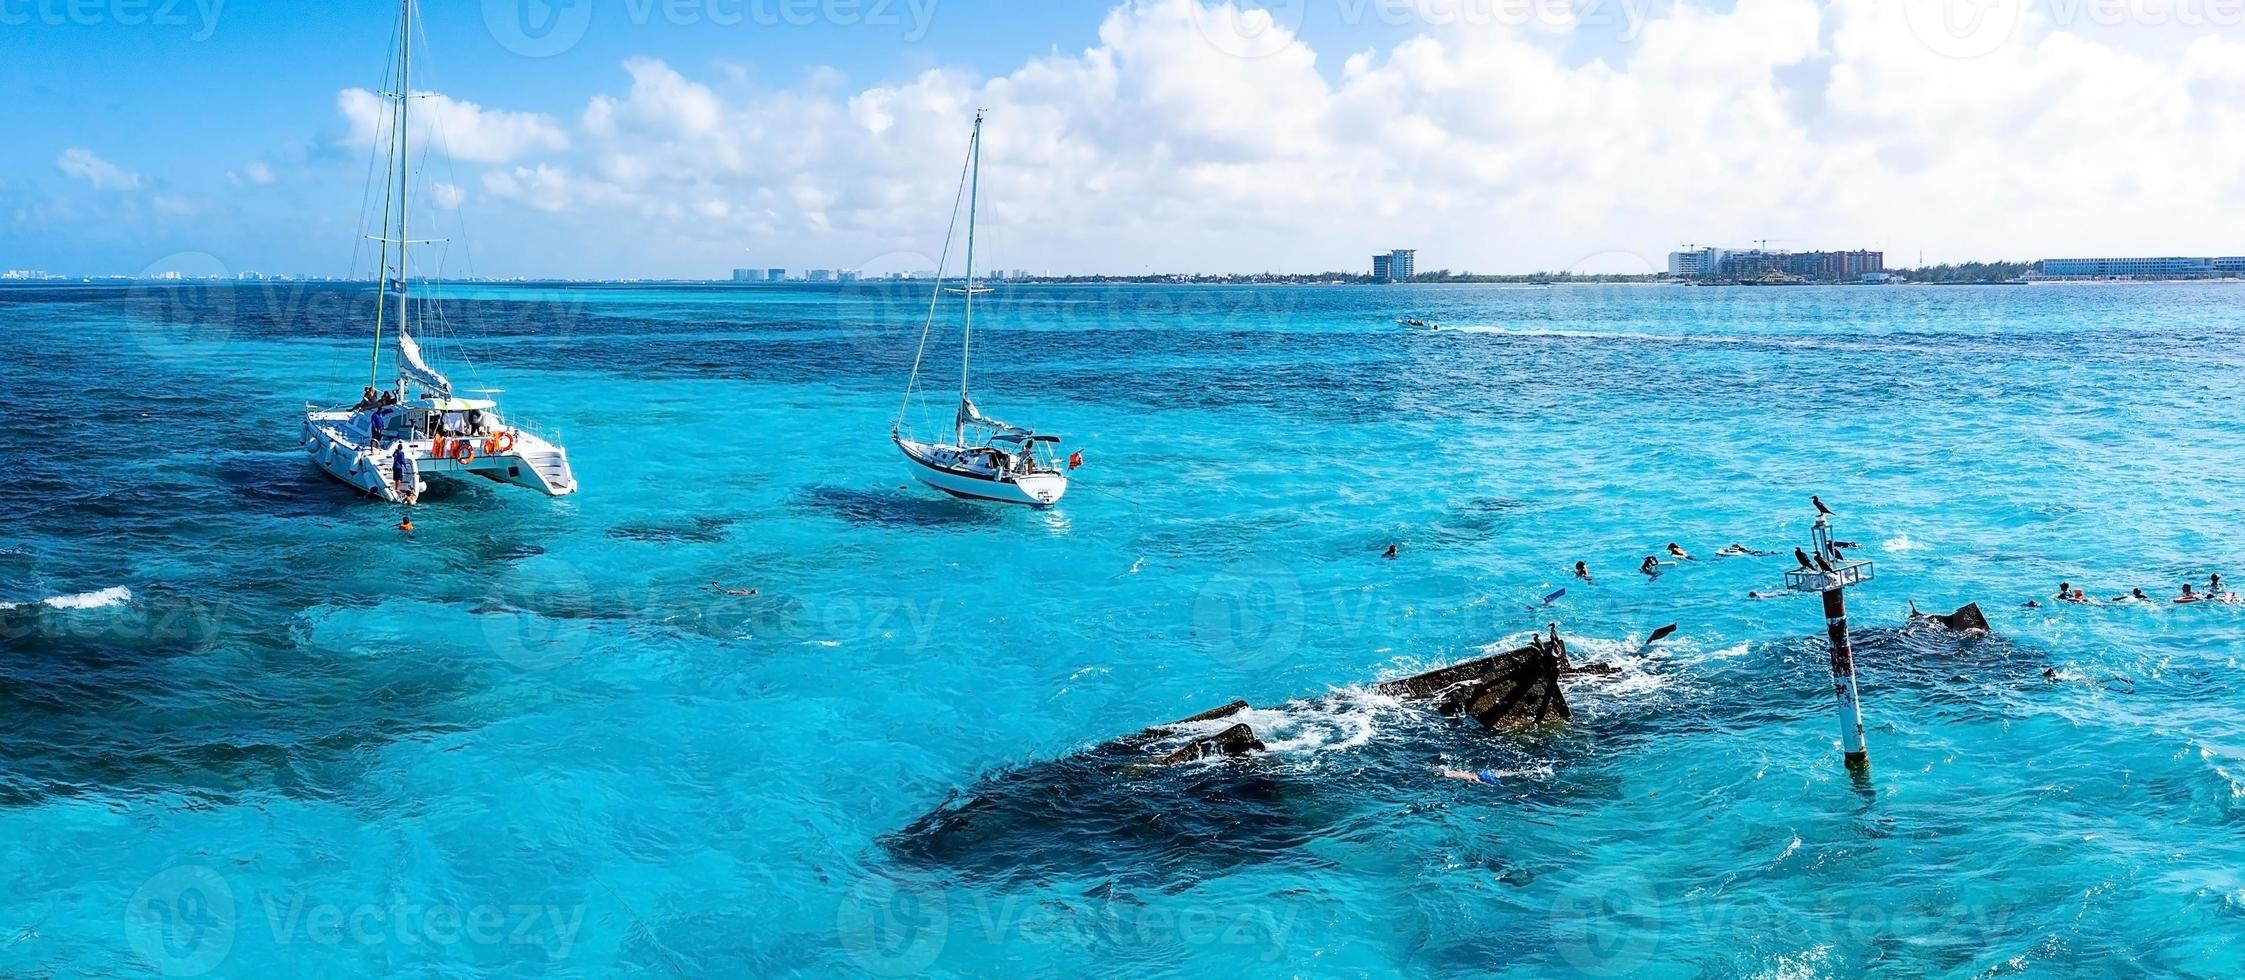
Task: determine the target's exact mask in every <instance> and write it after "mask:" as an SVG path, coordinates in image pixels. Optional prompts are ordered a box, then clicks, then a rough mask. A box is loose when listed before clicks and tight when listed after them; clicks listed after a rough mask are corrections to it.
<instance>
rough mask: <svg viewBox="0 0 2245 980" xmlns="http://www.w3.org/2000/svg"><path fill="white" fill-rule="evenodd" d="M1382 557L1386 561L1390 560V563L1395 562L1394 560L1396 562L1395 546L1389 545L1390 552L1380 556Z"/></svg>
mask: <svg viewBox="0 0 2245 980" xmlns="http://www.w3.org/2000/svg"><path fill="white" fill-rule="evenodd" d="M1380 557H1382V558H1385V559H1387V560H1389V561H1394V560H1395V546H1394V545H1392V544H1391V545H1388V550H1387V551H1386V552H1384V553H1382V554H1381V555H1380Z"/></svg>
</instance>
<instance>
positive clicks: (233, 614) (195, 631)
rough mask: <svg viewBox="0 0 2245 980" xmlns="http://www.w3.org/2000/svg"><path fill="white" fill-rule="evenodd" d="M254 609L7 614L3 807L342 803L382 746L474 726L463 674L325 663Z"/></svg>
mask: <svg viewBox="0 0 2245 980" xmlns="http://www.w3.org/2000/svg"><path fill="white" fill-rule="evenodd" d="M229 589H231V586H229ZM242 596H243V593H239V592H235V591H230V590H229V591H217V590H199V589H181V588H176V587H169V586H163V585H149V586H142V587H140V588H138V589H136V590H135V591H134V596H133V598H132V600H131V601H130V602H127V603H123V604H119V605H115V606H110V607H105V608H97V609H56V608H53V607H50V606H45V605H29V606H19V607H17V608H15V609H10V610H6V611H4V612H0V630H4V631H5V632H4V633H0V637H4V639H5V642H0V772H6V773H7V774H8V778H7V779H6V780H4V781H0V805H5V806H31V805H37V804H39V803H42V802H44V801H47V800H49V799H53V798H56V797H70V796H82V795H94V796H105V797H106V796H114V795H177V796H182V797H185V798H187V799H189V800H191V801H199V802H202V803H210V804H224V803H227V802H231V801H234V800H237V799H239V798H240V797H241V796H243V795H245V794H253V793H259V792H277V793H281V794H285V795H291V796H303V797H307V798H319V799H331V798H337V797H340V796H347V795H349V793H350V792H352V791H353V786H354V784H355V782H356V779H357V776H358V774H359V773H360V772H362V771H363V769H364V767H365V766H367V765H370V764H371V762H370V761H369V760H370V758H371V752H370V750H371V749H373V748H375V747H376V746H379V745H381V744H384V743H387V742H390V741H393V740H395V739H398V738H404V737H409V736H414V735H418V734H425V733H428V732H435V731H451V730H459V729H461V728H463V727H468V726H469V725H470V724H471V722H470V721H469V720H467V716H466V715H464V714H461V713H460V712H457V711H455V710H454V709H453V706H454V705H456V704H458V703H459V702H460V701H461V700H462V698H463V696H464V695H465V694H466V693H467V691H468V685H466V684H465V683H464V681H463V678H462V677H461V675H460V674H459V673H458V672H456V671H452V670H447V669H444V668H442V667H441V666H436V667H432V668H430V669H418V670H414V671H394V670H387V669H384V668H383V667H382V666H381V665H379V664H364V663H359V662H354V661H352V660H350V659H348V658H332V657H327V656H323V655H322V654H323V651H321V650H319V649H317V648H315V647H309V646H305V645H304V644H302V643H301V642H299V640H300V634H299V633H298V631H297V630H295V629H294V628H293V627H292V625H291V623H292V616H291V614H290V610H289V609H288V608H287V607H286V606H285V605H284V604H278V603H274V602H270V601H264V602H252V601H245V600H244V599H243V598H242Z"/></svg>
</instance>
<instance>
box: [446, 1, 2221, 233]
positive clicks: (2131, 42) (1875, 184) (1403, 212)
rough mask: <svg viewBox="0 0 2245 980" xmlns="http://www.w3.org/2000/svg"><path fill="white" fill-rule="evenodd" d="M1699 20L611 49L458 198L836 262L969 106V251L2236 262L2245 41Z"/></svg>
mask: <svg viewBox="0 0 2245 980" xmlns="http://www.w3.org/2000/svg"><path fill="white" fill-rule="evenodd" d="M1635 6H1636V7H1642V6H1644V5H1641V4H1640V5H1635ZM1723 6H1724V7H1725V8H1727V9H1722V10H1717V9H1714V4H1713V0H1683V2H1679V3H1677V4H1674V5H1670V6H1666V7H1663V8H1660V9H1661V11H1662V12H1661V13H1660V15H1659V16H1657V17H1653V18H1651V19H1649V20H1645V21H1642V22H1633V23H1607V22H1603V21H1601V20H1598V19H1596V18H1593V17H1591V16H1588V15H1587V14H1585V15H1583V16H1568V17H1543V18H1535V19H1532V20H1528V21H1521V20H1519V19H1518V18H1514V19H1512V22H1505V21H1504V20H1503V19H1494V20H1493V19H1491V18H1486V17H1463V16H1454V17H1451V16H1446V17H1440V18H1431V17H1430V19H1428V20H1426V21H1423V22H1422V23H1421V25H1420V31H1419V33H1418V34H1417V35H1416V36H1412V37H1409V38H1407V39H1405V40H1402V41H1400V42H1398V43H1396V44H1394V45H1392V46H1389V47H1385V48H1375V49H1370V50H1361V51H1354V52H1350V51H1345V50H1344V51H1339V52H1334V53H1332V54H1330V55H1327V54H1323V53H1320V52H1318V51H1315V50H1312V49H1311V48H1310V47H1309V46H1308V45H1307V44H1305V43H1303V42H1301V41H1300V40H1299V39H1297V38H1296V37H1295V36H1294V35H1293V34H1292V33H1291V32H1290V31H1289V30H1288V29H1287V26H1286V25H1285V24H1284V23H1282V22H1277V21H1273V20H1272V19H1270V18H1269V17H1268V16H1267V15H1259V14H1257V13H1256V12H1254V11H1249V12H1247V13H1241V12H1240V11H1239V10H1238V9H1237V8H1234V7H1231V6H1230V5H1228V4H1209V3H1196V2H1195V0H1130V2H1127V3H1124V4H1123V5H1121V6H1119V7H1116V8H1115V9H1114V10H1112V11H1110V12H1109V14H1108V16H1107V17H1106V18H1105V20H1104V22H1103V23H1102V24H1101V26H1100V28H1099V32H1098V37H1097V39H1096V43H1095V44H1094V45H1093V46H1091V47H1088V48H1084V49H1081V50H1078V51H1076V52H1074V53H1066V52H1056V53H1054V54H1052V55H1049V56H1045V57H1041V58H1037V59H1035V60H1032V61H1030V62H1028V63H1026V64H1023V65H1021V66H1020V67H1018V68H1016V69H1014V70H1012V71H1011V72H1008V73H1006V74H1003V75H1000V76H997V77H991V78H981V77H977V76H975V75H972V74H970V73H967V72H963V71H958V70H949V69H936V70H930V71H925V72H922V73H921V74H919V75H916V76H913V77H910V78H907V79H902V80H899V81H896V82H893V83H890V84H883V85H876V86H870V87H862V88H859V89H857V90H856V91H848V90H847V89H844V88H839V87H838V85H839V83H838V82H837V81H836V80H835V79H833V78H831V77H828V78H821V79H818V80H815V81H807V82H804V83H802V84H800V85H797V86H794V87H790V88H778V89H761V90H753V91H746V92H742V93H740V94H738V95H731V94H729V95H727V96H720V95H719V94H718V93H717V91H716V90H714V89H712V88H711V87H710V86H709V85H706V84H704V83H702V82H698V81H695V80H693V79H691V78H689V77H687V76H686V75H684V74H682V73H680V72H679V71H677V70H675V69H673V68H672V67H670V66H669V65H667V64H665V63H663V62H661V61H657V60H653V59H648V58H635V59H632V60H630V61H628V62H626V63H625V64H624V66H623V67H624V71H625V73H626V75H628V77H629V86H628V89H627V90H625V91H623V92H621V93H619V94H613V95H602V96H598V97H595V98H594V99H592V100H591V101H590V103H589V104H588V105H587V106H586V108H585V110H584V112H583V114H582V117H581V120H580V128H581V132H582V136H581V138H580V140H579V141H578V142H579V145H578V146H576V147H575V149H574V152H573V153H571V154H569V155H567V156H566V157H556V158H554V159H551V160H549V161H547V162H544V163H537V164H535V165H528V166H519V167H513V168H511V169H504V170H498V171H494V172H493V173H491V174H489V175H487V176H486V178H485V189H486V190H487V191H489V192H490V193H491V194H492V195H493V196H494V197H499V198H504V199H511V200H515V201H518V202H520V203H522V204H524V205H526V206H528V207H530V208H533V209H537V210H541V211H565V210H567V211H582V212H587V213H595V212H602V211H612V212H614V221H615V222H618V223H622V222H627V221H628V222H630V223H631V227H633V228H635V229H640V230H646V231H650V232H657V231H658V230H659V233H658V234H650V235H646V236H640V237H638V238H637V239H635V241H634V242H633V243H632V244H631V245H630V246H629V247H625V246H623V245H621V244H612V243H609V242H605V241H602V242H587V243H585V248H584V249H583V251H584V252H585V254H587V255H588V256H591V257H592V258H591V259H590V260H591V261H601V262H603V263H605V266H604V267H610V268H616V269H617V270H618V271H635V272H672V273H684V272H689V271H702V270H703V268H704V267H705V266H706V267H709V268H714V267H715V266H716V265H718V264H721V263H722V262H723V261H724V257H725V256H727V255H730V254H737V250H738V249H739V248H740V247H742V246H743V245H747V246H749V247H751V248H755V249H757V250H759V251H765V252H772V253H775V254H795V255H803V256H805V261H809V259H810V258H811V257H812V256H814V255H816V256H821V257H822V258H821V259H820V261H830V262H833V263H836V264H839V265H843V266H848V265H852V264H853V261H852V259H853V257H854V256H858V255H863V256H872V255H879V254H882V253H886V252H892V251H897V250H908V249H909V250H919V251H922V252H930V253H932V252H933V251H935V250H936V249H938V248H940V247H941V244H942V242H941V234H942V232H941V225H942V221H943V219H944V217H945V215H946V212H947V208H948V205H949V203H950V200H951V196H950V195H951V192H952V190H953V188H954V187H955V181H956V180H957V177H958V170H957V167H958V161H959V159H960V154H961V153H962V152H963V151H964V149H965V135H966V125H967V120H968V119H969V118H970V117H971V116H972V114H973V112H974V110H975V109H977V108H983V107H987V108H988V109H989V110H990V111H991V116H990V122H989V130H988V134H987V140H988V144H987V148H988V154H987V156H986V159H985V164H984V170H983V182H984V188H985V195H984V199H983V203H984V207H985V211H984V216H985V219H986V222H987V225H986V226H987V227H990V228H991V229H992V230H993V232H994V235H993V236H992V237H993V239H994V241H991V240H989V239H986V241H991V245H992V247H994V248H996V249H999V250H1000V251H998V252H995V253H993V259H994V261H996V262H998V263H1000V264H1009V265H1010V264H1028V265H1036V266H1039V267H1043V266H1047V265H1050V266H1052V267H1055V268H1065V269H1084V270H1091V269H1107V270H1113V269H1138V268H1145V267H1148V266H1152V267H1155V268H1163V269H1173V268H1174V269H1235V270H1237V269H1248V270H1252V269H1263V268H1285V269H1297V270H1299V269H1323V268H1336V267H1339V268H1355V267H1358V266H1361V265H1363V264H1364V256H1365V255H1367V254H1368V253H1370V252H1371V251H1372V250H1373V249H1375V248H1387V247H1392V246H1397V245H1404V246H1416V247H1418V248H1419V249H1420V264H1421V266H1422V268H1439V267H1451V268H1472V269H1477V270H1484V271H1495V270H1507V271H1526V270H1531V269H1543V268H1560V267H1567V266H1570V265H1573V264H1575V263H1577V262H1598V263H1605V264H1608V265H1630V264H1632V262H1636V263H1637V264H1638V265H1639V266H1650V267H1658V266H1659V265H1660V264H1661V259H1662V253H1665V252H1666V251H1667V250H1668V249H1671V248H1674V247H1677V246H1679V245H1680V244H1681V243H1683V242H1687V241H1689V242H1709V241H1715V242H1729V243H1734V244H1744V243H1746V242H1748V241H1751V240H1753V239H1757V238H1763V237H1768V238H1773V239H1789V240H1791V241H1789V242H1788V244H1793V245H1795V246H1796V247H1833V248H1838V247H1870V248H1884V249H1886V250H1888V251H1889V252H1892V253H1896V254H1895V255H1894V256H1893V258H1894V259H1896V260H1897V261H1901V260H1903V259H1904V258H1906V257H1914V253H1915V252H1916V251H1917V250H1918V249H1920V248H1922V249H1924V250H1925V252H1926V253H1927V255H1928V257H1929V258H1931V259H1935V260H1940V259H1963V258H2035V257H2040V256H2043V255H2053V254H2062V253H2066V252H2084V251H2086V252H2096V253H2109V252H2115V251H2118V252H2123V253H2126V252H2144V253H2150V254H2192V253H2215V252H2219V253H2221V254H2234V253H2235V252H2236V251H2237V250H2238V248H2239V247H2240V243H2239V242H2238V241H2236V240H2235V238H2234V235H2235V231H2234V229H2233V227H2231V226H2232V225H2233V224H2234V223H2233V222H2219V221H2214V220H2211V219H2210V217H2209V216H2211V215H2218V214H2236V213H2240V212H2241V211H2245V181H2241V180H2240V179H2239V178H2237V177H2236V176H2234V175H2236V174H2238V173H2240V172H2245V103H2240V102H2239V101H2238V100H2237V99H2236V94H2237V92H2238V91H2239V88H2240V85H2241V84H2245V67H2241V66H2245V45H2240V44H2238V43H2236V42H2234V41H2228V40H2225V39H2222V38H2219V37H2215V36H2211V35H2207V36H2200V37H2195V38H2193V37H2188V36H2173V37H2171V36H2168V35H2167V34H2160V33H2147V32H2140V31H2139V32H2128V33H2127V34H2126V36H2124V37H2123V36H2119V35H2115V34H2113V33H2111V32H2104V31H2100V30H2097V29H2084V28H2083V27H2082V25H2078V24H2065V25H2061V24H2054V23H2052V22H2050V21H2049V20H2048V19H2047V18H2045V17H2041V16H2038V15H2036V14H2034V13H2032V12H2030V13H2029V14H2028V15H2027V16H2026V17H2025V18H2024V19H2023V20H2021V21H2020V22H2019V23H2017V24H2016V25H2015V26H2013V27H2012V29H2011V30H2010V33H2009V34H2008V35H2006V36H2005V37H2004V38H2003V39H2002V40H2001V43H2000V44H1993V45H1991V48H1992V49H1991V50H1988V51H1987V52H1986V53H1984V54H1981V55H1979V56H1977V57H1965V58H1960V57H1949V56H1944V54H1942V53H1941V52H1942V51H1943V50H1949V51H1951V52H1952V53H1954V50H1955V48H1954V45H1953V44H1949V43H1948V42H1946V41H1943V40H1942V39H1938V38H1937V39H1934V42H1938V43H1934V42H1929V41H1928V40H1927V39H1926V38H1924V37H1922V36H1920V34H1919V32H1920V31H1923V30H1924V29H1925V26H1924V25H1923V24H1922V23H1913V22H1912V21H1911V19H1910V18H1909V17H1908V16H1907V15H1906V14H1905V12H1904V10H1903V7H1902V5H1900V4H1896V3H1893V2H1887V0H1829V2H1819V0H1736V2H1735V3H1731V4H1724V5H1723ZM1420 9H1421V10H1422V16H1430V15H1429V14H1428V12H1430V11H1432V12H1440V11H1447V10H1465V9H1477V8H1474V7H1473V5H1472V4H1464V5H1460V4H1459V3H1457V2H1455V0H1426V3H1425V4H1422V6H1421V8H1420ZM1582 9H1586V10H1587V9H1589V8H1582ZM1606 9H1609V10H1611V9H1622V10H1630V9H1634V8H1633V7H1632V6H1631V5H1626V4H1625V5H1622V6H1621V7H1620V8H1614V7H1613V6H1612V5H1607V8H1606ZM2092 28H2094V25H2092ZM1243 37H1244V38H1247V39H1248V41H1250V42H1252V43H1251V44H1249V45H1248V47H1250V48H1252V50H1246V49H1243V47H1242V38H1243ZM1583 50H1600V51H1607V52H1609V53H1608V54H1606V55H1605V56H1603V57H1600V58H1596V59H1586V58H1584V57H1583V56H1581V55H1580V54H1579V52H1580V51H1583ZM1243 53H1244V54H1247V55H1252V56H1248V57H1243V56H1241V55H1242V54H1243ZM740 87H741V82H740V80H739V79H735V80H734V81H733V83H732V89H728V92H729V93H730V92H731V91H732V90H733V89H738V88H740ZM533 118H536V117H533ZM538 142H542V143H544V144H547V146H545V147H541V146H537V145H518V147H517V148H518V149H519V150H522V151H524V152H525V154H527V153H528V151H531V150H540V149H548V148H552V144H556V143H559V142H560V139H559V138H558V134H556V135H555V136H553V137H548V138H545V139H543V140H539V141H517V143H518V144H526V143H528V144H534V143H538ZM493 156H494V158H501V157H503V158H505V159H509V160H511V159H512V156H513V155H512V154H494V155H493ZM658 240H659V244H650V242H651V241H658ZM603 249H607V251H605V252H604V251H603ZM1008 253H1010V257H1009V254H1008ZM1632 255H1634V256H1640V257H1641V259H1637V260H1633V259H1630V258H1629V257H1630V256H1632ZM1593 257H1595V258H1593ZM632 263H643V264H640V265H632ZM644 263H660V264H661V265H660V266H654V265H648V264H644ZM626 266H629V268H628V269H626V268H624V267H626Z"/></svg>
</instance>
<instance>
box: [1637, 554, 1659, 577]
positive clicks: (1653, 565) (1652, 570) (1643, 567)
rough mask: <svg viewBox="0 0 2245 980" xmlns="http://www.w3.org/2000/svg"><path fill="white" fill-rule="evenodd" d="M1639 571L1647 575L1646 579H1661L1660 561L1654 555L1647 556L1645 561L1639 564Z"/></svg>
mask: <svg viewBox="0 0 2245 980" xmlns="http://www.w3.org/2000/svg"><path fill="white" fill-rule="evenodd" d="M1637 570H1638V571H1640V572H1643V573H1645V577H1646V578H1659V577H1660V559H1659V558H1657V557H1654V556H1652V555H1646V556H1645V560H1644V561H1643V562H1641V563H1639V564H1638V566H1637Z"/></svg>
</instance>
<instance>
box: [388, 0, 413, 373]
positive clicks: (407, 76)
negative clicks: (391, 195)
mask: <svg viewBox="0 0 2245 980" xmlns="http://www.w3.org/2000/svg"><path fill="white" fill-rule="evenodd" d="M399 20H400V26H399V28H398V34H399V37H398V126H397V129H396V130H395V131H393V133H392V135H391V141H390V142H391V143H392V145H394V146H396V147H397V157H398V336H400V337H403V336H405V327H406V323H405V311H406V298H405V290H406V283H408V282H410V281H412V270H411V269H410V268H409V267H408V265H407V262H406V243H407V242H409V241H411V240H412V238H413V236H411V235H408V234H406V229H405V216H406V213H407V212H406V207H405V203H406V198H407V197H409V196H411V194H412V184H411V182H410V181H409V179H408V177H407V173H406V166H407V163H408V161H407V159H406V144H405V139H406V137H405V134H406V121H407V120H406V116H407V114H408V113H409V112H411V111H412V102H413V0H399ZM397 369H398V372H397V373H398V387H397V392H398V400H399V401H404V400H405V359H404V358H402V357H400V358H398V360H397Z"/></svg>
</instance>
